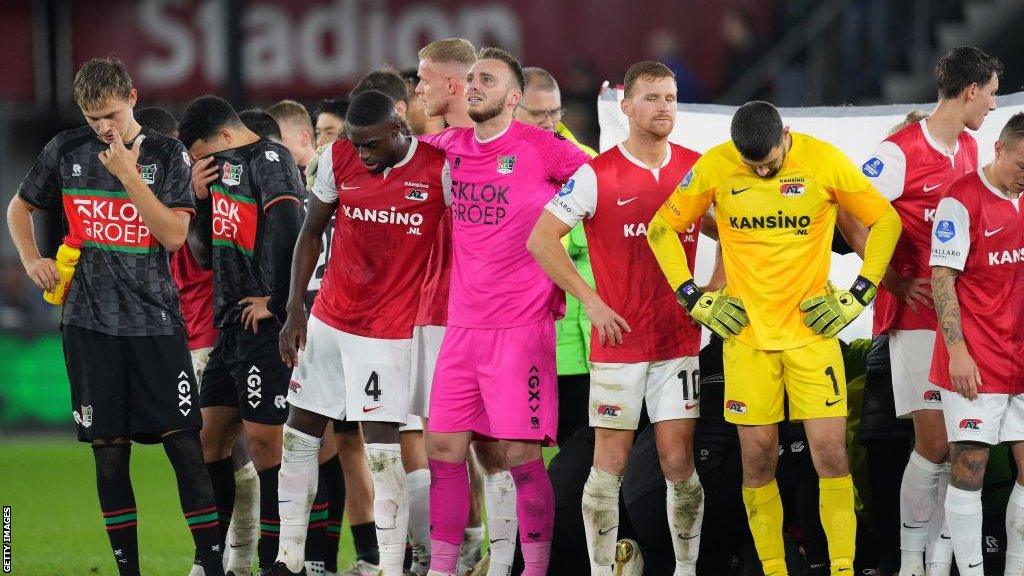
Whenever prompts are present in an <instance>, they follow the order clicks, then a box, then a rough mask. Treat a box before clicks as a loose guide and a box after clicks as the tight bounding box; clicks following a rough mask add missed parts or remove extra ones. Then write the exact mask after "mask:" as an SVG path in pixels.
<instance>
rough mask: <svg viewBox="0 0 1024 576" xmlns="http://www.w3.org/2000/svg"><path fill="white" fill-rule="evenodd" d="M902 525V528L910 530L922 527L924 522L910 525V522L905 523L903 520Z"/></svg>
mask: <svg viewBox="0 0 1024 576" xmlns="http://www.w3.org/2000/svg"><path fill="white" fill-rule="evenodd" d="M903 527H904V528H910V529H911V530H918V529H920V528H924V524H921V525H919V526H911V525H910V524H907V523H906V522H904V523H903Z"/></svg>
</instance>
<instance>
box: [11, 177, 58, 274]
mask: <svg viewBox="0 0 1024 576" xmlns="http://www.w3.org/2000/svg"><path fill="white" fill-rule="evenodd" d="M34 211H35V208H33V207H32V205H31V204H29V203H28V202H25V201H24V200H22V199H21V198H19V197H18V196H15V197H14V198H12V199H11V203H10V204H8V205H7V229H8V230H10V231H11V240H12V241H13V242H14V247H15V248H16V249H17V250H18V257H19V258H21V265H22V266H24V267H25V274H27V275H28V277H29V278H30V279H31V280H32V282H33V283H34V284H35V285H36V286H38V287H39V288H41V289H43V290H53V289H54V287H56V286H57V278H58V276H57V266H56V265H55V264H54V263H53V259H52V258H44V257H43V255H42V254H40V253H39V245H38V244H36V236H35V230H34V228H33V227H32V212H34Z"/></svg>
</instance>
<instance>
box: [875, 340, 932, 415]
mask: <svg viewBox="0 0 1024 576" xmlns="http://www.w3.org/2000/svg"><path fill="white" fill-rule="evenodd" d="M934 349H935V331H934V330H890V331H889V365H890V370H891V371H892V395H893V398H894V400H895V401H896V416H898V417H899V418H909V417H910V416H911V415H912V414H913V413H914V412H917V411H918V410H942V395H943V393H944V391H943V389H942V388H940V387H938V386H936V385H935V384H932V383H931V382H930V381H929V380H928V371H929V370H931V367H932V351H933V350H934Z"/></svg>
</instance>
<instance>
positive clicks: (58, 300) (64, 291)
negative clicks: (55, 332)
mask: <svg viewBox="0 0 1024 576" xmlns="http://www.w3.org/2000/svg"><path fill="white" fill-rule="evenodd" d="M81 248H82V241H81V240H80V239H79V238H78V237H76V236H65V237H64V243H63V244H61V245H60V248H58V249H57V258H56V265H57V276H58V280H57V285H56V286H55V287H54V289H53V290H46V291H44V292H43V300H46V301H47V302H49V303H50V304H53V305H54V306H60V305H62V304H64V299H65V298H67V296H68V289H70V288H71V278H72V277H73V276H74V275H75V265H76V264H78V258H79V257H80V256H81V255H82V250H81Z"/></svg>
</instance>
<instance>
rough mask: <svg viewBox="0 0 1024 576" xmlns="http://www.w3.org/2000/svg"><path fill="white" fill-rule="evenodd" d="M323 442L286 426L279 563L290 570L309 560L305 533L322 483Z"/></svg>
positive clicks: (279, 488) (280, 475) (279, 486)
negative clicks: (321, 451) (320, 466)
mask: <svg viewBox="0 0 1024 576" xmlns="http://www.w3.org/2000/svg"><path fill="white" fill-rule="evenodd" d="M319 453H320V439H319V438H317V437H316V436H310V435H309V434H305V433H303V432H299V431H298V430H296V429H294V428H292V427H290V426H288V425H287V424H285V425H284V439H283V441H282V448H281V471H280V472H278V473H277V501H278V505H277V506H278V509H279V510H280V514H281V535H280V541H279V543H278V547H277V561H278V562H284V564H285V566H287V567H288V570H290V571H292V572H298V571H300V570H302V566H303V563H304V562H305V560H306V529H307V527H308V526H309V509H310V508H312V506H313V500H314V499H316V484H317V481H318V479H319V476H320V475H319V470H318V469H317V455H318V454H319Z"/></svg>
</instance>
